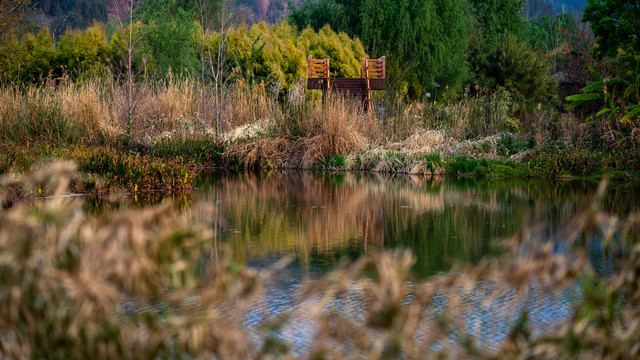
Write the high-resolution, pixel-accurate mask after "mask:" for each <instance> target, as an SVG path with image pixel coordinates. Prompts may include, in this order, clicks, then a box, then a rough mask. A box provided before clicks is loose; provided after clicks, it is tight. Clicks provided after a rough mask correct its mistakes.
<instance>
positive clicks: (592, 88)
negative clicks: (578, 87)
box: [582, 80, 602, 93]
mask: <svg viewBox="0 0 640 360" xmlns="http://www.w3.org/2000/svg"><path fill="white" fill-rule="evenodd" d="M600 89H602V80H600V81H596V82H592V83H591V84H589V85H587V86H585V87H584V89H582V92H584V93H588V92H591V91H595V90H600Z"/></svg>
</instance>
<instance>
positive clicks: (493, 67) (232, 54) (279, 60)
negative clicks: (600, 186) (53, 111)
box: [0, 0, 640, 104]
mask: <svg viewBox="0 0 640 360" xmlns="http://www.w3.org/2000/svg"><path fill="white" fill-rule="evenodd" d="M12 1H17V0H12ZM23 1H24V0H23ZM243 1H244V3H243ZM218 2H219V0H217V1H213V3H218ZM618 2H620V1H611V0H609V1H605V0H590V1H589V5H588V6H587V7H586V8H585V17H584V18H585V20H586V21H589V23H590V24H591V27H592V29H593V30H594V32H595V35H596V38H597V41H598V44H599V47H598V49H599V52H600V53H601V54H602V55H607V56H609V57H612V56H616V54H617V53H618V52H619V51H623V52H626V53H629V54H634V53H638V51H639V50H640V45H638V42H637V39H638V38H640V37H639V36H636V35H637V33H638V25H637V24H638V22H637V21H631V20H633V19H637V17H638V16H639V15H638V14H637V12H638V5H637V3H636V4H635V5H634V1H631V0H627V1H626V2H625V1H622V2H621V3H622V4H623V5H618V7H617V8H616V7H614V6H613V4H617V3H618ZM538 3H540V1H538V2H536V1H533V0H529V1H526V2H525V1H524V0H517V1H512V0H400V1H398V0H318V1H303V2H300V3H298V4H297V5H296V4H295V3H294V2H290V3H288V5H287V6H291V8H290V13H289V16H288V20H289V22H290V23H291V24H292V25H293V26H292V25H289V24H287V23H286V22H284V23H281V24H279V25H275V26H267V25H266V24H259V25H256V26H252V27H249V26H247V25H240V26H238V27H236V28H235V29H234V30H233V31H232V33H231V34H230V37H229V39H228V42H229V44H230V48H229V54H228V56H226V57H225V69H227V71H226V72H225V74H226V75H225V76H226V77H227V78H229V79H231V78H233V77H235V78H238V77H247V76H249V77H251V78H256V79H262V80H263V81H267V82H269V81H275V80H277V81H279V82H280V83H282V84H285V85H287V86H288V85H291V84H292V83H293V82H294V81H297V79H298V78H299V77H303V76H304V67H305V63H304V56H306V55H307V54H313V55H314V56H316V57H323V56H327V55H329V56H331V57H332V68H333V69H334V70H335V71H336V72H337V74H338V75H341V76H358V71H357V67H358V63H359V61H360V59H361V58H362V57H363V56H364V55H365V54H368V55H369V56H371V57H379V56H382V55H386V56H387V59H388V65H387V66H388V69H387V70H388V71H387V73H388V76H389V84H390V87H391V92H392V93H395V94H398V95H400V96H403V97H408V98H413V99H420V98H422V97H423V96H425V94H426V93H427V92H431V91H433V90H435V87H436V84H438V85H440V86H441V87H442V88H443V89H441V90H440V91H443V90H444V91H447V92H449V93H450V94H452V95H456V94H461V93H462V90H463V88H464V87H465V86H466V85H472V86H471V87H470V88H471V89H472V91H473V89H475V88H476V86H478V87H480V88H483V89H488V90H491V89H493V90H496V89H499V88H500V89H504V90H506V91H507V92H509V93H510V94H512V95H513V96H514V98H515V99H516V100H518V101H520V102H523V103H524V102H530V103H532V104H537V103H540V102H548V101H549V100H550V99H552V97H553V95H554V93H555V92H554V87H555V83H556V80H561V81H565V80H567V81H572V82H575V83H577V84H578V86H584V85H586V83H587V81H589V79H590V76H591V75H590V72H589V68H590V67H591V68H593V69H595V70H598V65H599V63H598V61H597V59H596V58H594V57H593V53H592V51H591V49H592V47H593V46H594V43H595V40H596V39H594V38H593V37H592V36H591V33H590V32H589V29H588V28H587V27H586V26H585V25H583V24H581V22H580V19H578V18H575V17H574V16H572V15H570V14H564V15H560V16H556V17H553V16H551V15H545V16H541V17H538V18H536V19H531V20H527V19H526V18H525V17H524V16H523V14H524V13H523V10H526V8H527V7H529V8H530V7H531V6H533V5H535V4H538ZM238 4H240V5H242V4H245V5H250V6H252V8H254V9H255V8H260V9H262V10H260V11H261V13H262V14H263V15H265V16H266V14H267V13H268V11H269V10H268V9H269V8H270V7H272V6H276V5H277V4H279V3H278V2H277V1H262V2H261V1H253V0H251V1H249V0H242V1H240V2H237V3H236V5H238ZM274 4H276V5H274ZM540 4H541V3H540ZM540 4H538V5H540ZM624 4H627V5H624ZM38 6H39V7H40V8H41V10H42V11H43V12H45V13H46V14H48V15H51V16H70V15H69V14H72V13H73V12H78V13H79V14H89V15H88V16H89V17H91V16H93V15H91V14H97V15H95V19H97V20H99V19H104V17H105V16H106V15H105V14H106V10H104V9H103V8H104V3H103V2H101V1H97V0H48V1H42V2H41V3H39V5H38ZM197 6H198V1H196V0H155V1H151V0H147V1H140V2H138V3H137V10H136V13H135V14H137V21H136V22H135V24H134V23H132V25H131V26H133V27H134V28H135V31H134V32H133V33H137V34H139V36H140V38H141V42H140V44H139V46H138V47H137V48H136V51H135V54H133V55H135V56H134V59H133V61H132V65H135V66H136V67H137V68H138V69H143V70H139V71H138V72H139V73H140V74H141V76H142V77H145V78H149V79H150V78H153V79H162V78H165V77H166V76H167V75H168V74H169V73H171V74H172V75H175V76H197V75H198V74H199V73H200V70H201V67H202V63H203V59H202V56H203V53H202V45H203V44H206V47H207V49H210V50H213V51H214V52H215V51H217V45H216V41H220V40H219V37H220V36H219V34H216V33H215V32H214V33H208V35H206V36H207V39H206V40H204V41H203V34H204V32H203V31H202V24H201V22H200V21H201V19H199V16H198V11H197V10H198V7H197ZM277 6H280V5H277ZM540 6H542V5H540ZM634 6H635V7H634ZM547 10H548V8H547ZM547 10H545V11H547ZM110 11H112V12H113V11H114V9H111V10H110ZM634 11H635V12H634ZM605 13H606V15H603V14H605ZM125 15H126V14H124V13H122V12H121V13H117V12H115V15H114V16H125ZM245 15H246V14H245ZM81 17H82V18H83V19H85V20H86V19H87V18H89V17H85V15H82V16H81ZM242 19H243V17H242V16H240V17H238V18H237V19H236V20H237V21H238V22H240V21H242ZM54 23H55V22H53V23H52V26H51V27H49V28H48V29H47V28H43V30H42V31H40V32H39V33H33V34H29V35H22V36H18V35H17V34H13V35H10V34H9V35H7V34H3V36H2V39H3V44H4V45H3V46H2V49H0V51H2V52H3V55H4V56H3V59H4V61H2V62H1V63H0V67H1V68H0V71H2V76H3V78H5V79H10V80H19V81H37V79H39V78H42V77H47V76H51V77H54V78H55V77H60V76H62V75H63V74H66V75H70V76H79V74H84V73H96V72H104V71H110V72H121V71H123V69H122V66H121V65H119V64H121V61H119V59H121V58H122V57H123V50H122V48H123V47H122V44H123V42H125V41H126V39H127V36H129V35H127V34H126V33H127V31H128V30H126V29H125V28H122V27H121V26H120V27H119V26H117V23H116V22H114V20H113V18H112V19H111V20H109V21H107V22H106V23H105V22H103V25H99V24H98V25H94V26H91V27H89V28H88V29H87V30H72V29H71V28H73V27H72V26H69V27H67V28H66V29H65V32H63V33H60V34H58V35H56V29H55V28H54V27H53V24H54ZM616 24H617V25H616ZM83 26H86V23H85V24H84V25H83ZM306 28H309V29H307V30H305V29H306ZM312 38H313V39H315V40H313V41H312ZM352 39H358V40H352ZM294 50H295V51H294ZM133 55H132V56H133ZM234 69H235V70H234ZM238 69H240V70H238ZM234 71H235V75H234ZM468 88H469V87H468Z"/></svg>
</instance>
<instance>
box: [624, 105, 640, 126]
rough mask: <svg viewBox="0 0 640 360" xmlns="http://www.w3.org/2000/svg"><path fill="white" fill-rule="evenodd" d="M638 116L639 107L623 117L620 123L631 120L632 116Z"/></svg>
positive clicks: (639, 112)
mask: <svg viewBox="0 0 640 360" xmlns="http://www.w3.org/2000/svg"><path fill="white" fill-rule="evenodd" d="M638 114H640V107H638V108H635V109H633V110H632V111H630V112H629V113H628V114H627V115H625V116H623V117H622V119H620V122H625V121H627V120H631V118H633V117H634V116H637V115H638Z"/></svg>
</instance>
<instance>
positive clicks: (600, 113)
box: [596, 108, 611, 116]
mask: <svg viewBox="0 0 640 360" xmlns="http://www.w3.org/2000/svg"><path fill="white" fill-rule="evenodd" d="M609 111H611V109H609V108H604V109H602V110H600V111H598V113H597V114H596V116H600V115H603V114H606V113H608V112H609Z"/></svg>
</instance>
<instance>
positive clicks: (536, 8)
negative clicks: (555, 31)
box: [522, 0, 587, 19]
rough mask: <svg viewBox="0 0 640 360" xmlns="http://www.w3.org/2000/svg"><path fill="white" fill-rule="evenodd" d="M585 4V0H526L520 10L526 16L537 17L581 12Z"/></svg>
mask: <svg viewBox="0 0 640 360" xmlns="http://www.w3.org/2000/svg"><path fill="white" fill-rule="evenodd" d="M586 5H587V0H527V1H525V4H524V8H523V9H522V11H523V15H524V16H525V17H526V18H528V19H537V18H539V17H542V16H545V15H550V16H554V15H559V14H562V13H571V14H582V9H583V8H584V7H585V6H586Z"/></svg>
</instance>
